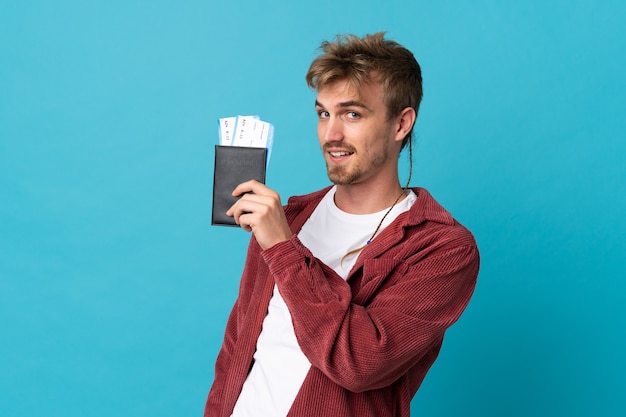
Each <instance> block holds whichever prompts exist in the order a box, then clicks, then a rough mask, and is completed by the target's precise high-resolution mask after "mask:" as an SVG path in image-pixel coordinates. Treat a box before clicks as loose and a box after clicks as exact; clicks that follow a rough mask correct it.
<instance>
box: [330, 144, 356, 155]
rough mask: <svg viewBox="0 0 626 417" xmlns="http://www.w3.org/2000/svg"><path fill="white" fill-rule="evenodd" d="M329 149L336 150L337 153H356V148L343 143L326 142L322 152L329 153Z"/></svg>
mask: <svg viewBox="0 0 626 417" xmlns="http://www.w3.org/2000/svg"><path fill="white" fill-rule="evenodd" d="M329 149H334V150H336V151H345V152H350V153H354V152H356V148H355V147H354V146H351V145H347V144H345V143H343V142H326V143H325V144H324V145H323V146H322V150H323V151H324V152H328V150H329Z"/></svg>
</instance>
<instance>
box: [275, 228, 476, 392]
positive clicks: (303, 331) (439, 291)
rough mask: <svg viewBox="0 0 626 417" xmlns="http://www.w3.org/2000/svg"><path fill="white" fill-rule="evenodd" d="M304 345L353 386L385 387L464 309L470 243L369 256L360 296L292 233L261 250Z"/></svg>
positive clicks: (469, 285)
mask: <svg viewBox="0 0 626 417" xmlns="http://www.w3.org/2000/svg"><path fill="white" fill-rule="evenodd" d="M263 257H264V259H265V261H266V262H267V264H268V266H269V268H270V272H271V273H272V275H273V276H274V279H275V280H276V283H277V285H278V286H279V289H280V291H281V294H282V295H283V298H284V299H285V302H286V303H287V305H288V307H289V310H290V312H291V316H292V320H293V324H294V329H295V331H296V336H297V338H298V342H299V344H300V347H301V348H302V351H303V352H304V354H305V355H306V356H307V358H308V359H309V360H310V361H311V363H312V364H313V365H314V366H315V367H317V368H318V369H320V370H321V371H322V372H323V373H324V374H325V375H326V376H327V377H329V378H330V379H331V380H333V381H334V382H335V383H337V384H339V385H340V386H342V387H344V388H347V389H349V390H351V391H355V392H360V391H365V390H370V389H376V388H380V387H384V386H387V385H389V384H391V383H392V382H393V381H395V380H397V379H398V378H399V377H400V376H401V375H403V374H404V373H406V371H407V370H408V369H409V368H410V367H412V366H413V365H415V364H416V363H418V361H419V360H420V359H421V358H422V357H423V356H424V355H425V354H426V353H428V352H429V351H430V350H431V349H432V348H433V347H435V346H437V345H438V344H439V343H440V342H441V339H442V337H443V334H444V332H445V330H446V329H447V328H448V327H449V326H450V325H451V324H452V323H454V322H455V321H456V320H457V319H458V318H459V316H460V315H461V313H462V311H463V309H464V308H465V306H466V305H467V303H468V302H469V299H470V296H471V294H472V292H473V289H474V285H475V280H476V275H477V272H478V263H479V258H478V250H477V248H476V246H475V245H454V244H452V243H448V244H445V245H442V246H441V247H440V248H438V249H436V250H433V251H432V252H431V253H430V254H429V255H427V256H423V255H415V256H414V257H412V258H409V259H407V260H405V261H402V260H398V259H384V258H383V259H370V260H367V261H366V262H365V264H364V267H363V282H366V281H367V287H368V288H371V285H376V286H377V287H376V289H375V291H374V292H373V294H372V296H371V297H370V298H368V299H367V300H363V301H364V302H360V301H359V300H358V298H359V297H360V294H359V293H358V292H357V293H356V294H352V290H351V288H350V286H349V284H348V283H346V282H345V281H344V280H343V279H341V278H340V277H339V276H337V275H336V274H334V272H333V271H331V270H330V269H329V268H328V267H326V266H325V265H323V264H322V263H320V262H319V261H317V260H316V259H315V258H314V257H313V256H312V254H311V253H310V252H309V251H308V249H307V248H306V247H304V246H303V245H302V244H301V243H300V242H299V240H298V239H297V237H293V238H291V239H290V240H289V241H286V242H282V243H279V244H277V245H275V246H273V247H271V248H269V249H268V250H265V251H264V252H263Z"/></svg>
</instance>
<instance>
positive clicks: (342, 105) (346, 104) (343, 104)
mask: <svg viewBox="0 0 626 417" xmlns="http://www.w3.org/2000/svg"><path fill="white" fill-rule="evenodd" d="M315 106H316V107H321V108H325V107H324V105H322V103H320V102H319V101H317V100H315ZM337 107H339V108H345V107H359V108H361V109H364V110H367V111H371V110H370V109H369V107H367V106H366V105H365V104H363V103H361V102H360V101H356V100H350V101H344V102H341V103H339V104H338V105H337Z"/></svg>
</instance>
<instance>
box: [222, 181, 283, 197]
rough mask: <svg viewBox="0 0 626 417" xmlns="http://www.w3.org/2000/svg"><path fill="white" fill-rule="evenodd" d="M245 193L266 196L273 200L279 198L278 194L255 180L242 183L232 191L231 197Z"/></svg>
mask: <svg viewBox="0 0 626 417" xmlns="http://www.w3.org/2000/svg"><path fill="white" fill-rule="evenodd" d="M245 193H254V194H256V195H268V196H272V197H274V198H278V199H279V198H280V197H278V193H276V192H275V191H274V190H272V189H271V188H269V187H268V186H266V185H265V184H263V183H260V182H258V181H256V180H250V181H246V182H243V183H241V184H239V185H238V186H237V187H235V189H234V190H233V196H238V195H242V194H245Z"/></svg>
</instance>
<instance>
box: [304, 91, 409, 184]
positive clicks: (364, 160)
mask: <svg viewBox="0 0 626 417" xmlns="http://www.w3.org/2000/svg"><path fill="white" fill-rule="evenodd" d="M315 109H316V111H317V114H318V123H317V136H318V138H319V141H320V145H321V147H322V151H323V153H324V159H325V160H326V168H327V170H328V178H330V180H331V181H332V182H333V183H335V184H337V185H352V184H360V183H364V182H367V181H370V182H372V181H380V182H382V183H384V182H385V181H387V180H389V179H394V178H396V176H397V160H398V153H399V152H400V146H401V138H400V141H398V139H397V137H398V134H396V130H397V129H396V122H395V121H394V120H391V121H390V120H388V118H387V112H386V107H385V103H384V101H383V90H382V86H381V85H380V84H379V83H370V84H364V85H362V86H361V91H360V93H359V91H358V90H357V89H356V88H355V87H354V86H353V85H352V84H351V83H350V82H349V81H347V80H339V81H336V82H334V83H332V84H330V85H327V86H324V87H322V88H320V89H319V90H318V94H317V100H316V102H315Z"/></svg>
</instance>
